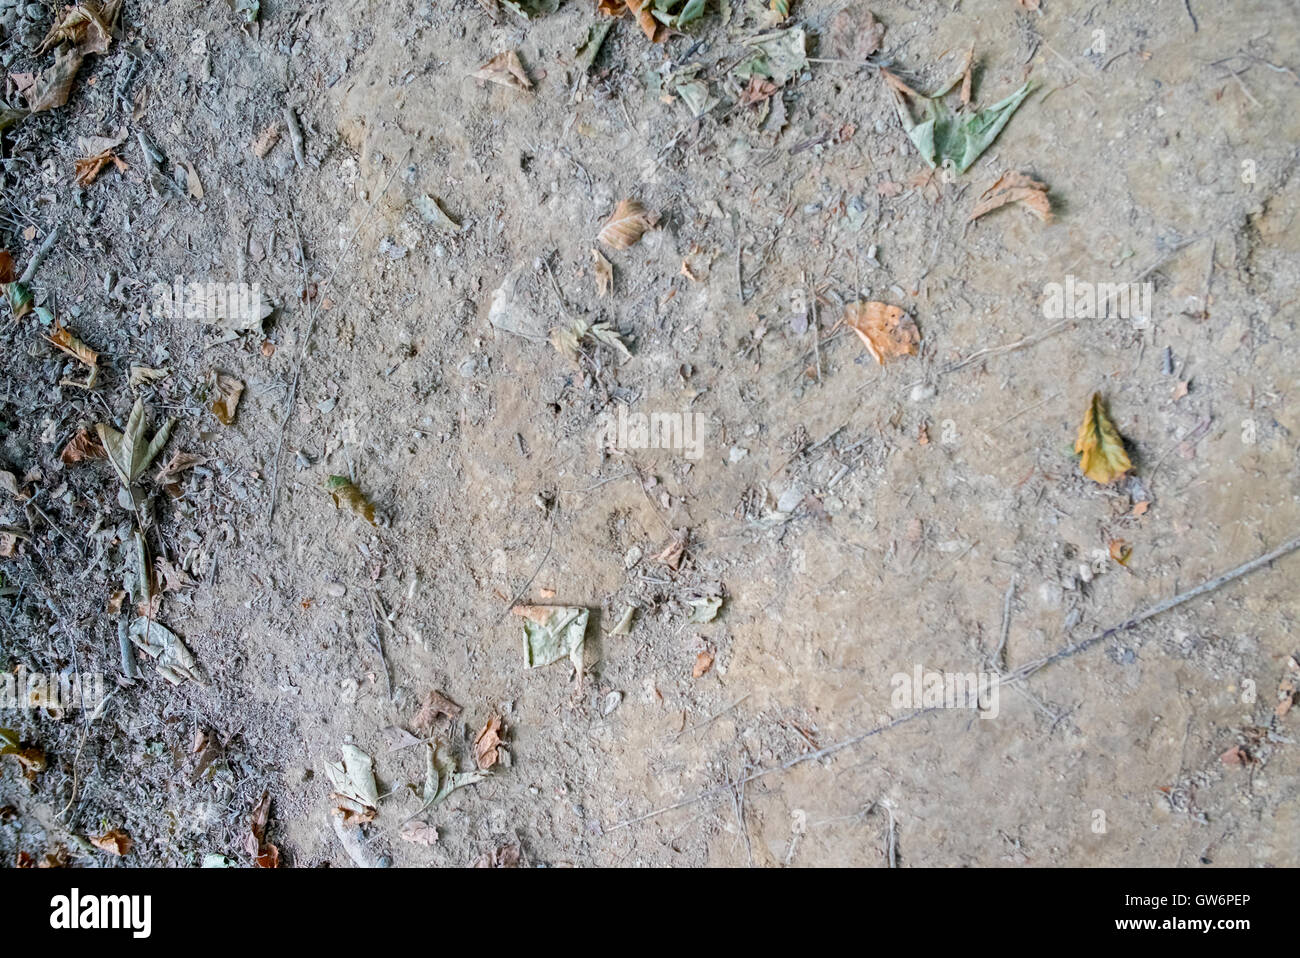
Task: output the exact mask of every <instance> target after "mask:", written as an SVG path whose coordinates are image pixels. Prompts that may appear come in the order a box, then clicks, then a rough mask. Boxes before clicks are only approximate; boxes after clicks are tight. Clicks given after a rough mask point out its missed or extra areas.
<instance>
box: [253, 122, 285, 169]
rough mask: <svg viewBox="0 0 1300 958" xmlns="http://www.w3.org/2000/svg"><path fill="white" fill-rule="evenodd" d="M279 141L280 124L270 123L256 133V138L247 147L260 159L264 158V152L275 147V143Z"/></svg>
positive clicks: (268, 151)
mask: <svg viewBox="0 0 1300 958" xmlns="http://www.w3.org/2000/svg"><path fill="white" fill-rule="evenodd" d="M279 142H280V125H279V124H278V123H272V124H271V125H270V126H268V127H267V128H266V129H265V130H263V131H262V132H261V133H259V134H258V135H257V139H256V140H254V141H253V142H252V144H251V146H250V147H249V148H250V149H251V150H252V151H253V155H254V156H256V157H257V158H258V159H259V160H261V159H265V158H266V154H268V153H270V152H271V151H272V150H273V149H275V144H277V143H279Z"/></svg>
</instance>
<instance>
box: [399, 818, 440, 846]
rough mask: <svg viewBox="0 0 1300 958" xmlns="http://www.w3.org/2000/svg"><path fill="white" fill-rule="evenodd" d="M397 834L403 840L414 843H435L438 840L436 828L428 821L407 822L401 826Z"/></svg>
mask: <svg viewBox="0 0 1300 958" xmlns="http://www.w3.org/2000/svg"><path fill="white" fill-rule="evenodd" d="M398 834H399V835H400V836H401V837H402V840H403V841H408V842H411V843H412V844H414V845H426V846H427V845H436V844H437V842H438V829H437V828H435V827H434V826H432V825H430V824H429V823H428V822H420V821H413V822H407V823H406V824H404V825H403V826H402V828H401V831H399V832H398Z"/></svg>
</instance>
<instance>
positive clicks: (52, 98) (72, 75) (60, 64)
mask: <svg viewBox="0 0 1300 958" xmlns="http://www.w3.org/2000/svg"><path fill="white" fill-rule="evenodd" d="M84 58H85V57H84V55H83V54H82V53H81V51H80V50H78V49H77V48H76V47H73V46H62V47H59V49H58V50H56V51H55V52H54V63H52V64H51V65H50V66H49V67H48V68H47V69H46V70H45V71H43V72H42V73H41V75H40V76H39V77H37V78H36V82H35V83H33V84H32V85H31V88H30V89H28V90H27V91H26V92H25V93H24V94H23V95H24V96H26V97H27V109H29V110H30V111H31V112H33V113H40V112H42V111H44V110H56V109H58V108H59V107H61V106H63V105H64V104H65V103H67V102H68V97H69V96H71V95H72V84H73V82H74V81H75V80H76V79H77V71H78V70H79V69H81V61H82V60H83V59H84Z"/></svg>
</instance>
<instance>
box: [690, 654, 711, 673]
mask: <svg viewBox="0 0 1300 958" xmlns="http://www.w3.org/2000/svg"><path fill="white" fill-rule="evenodd" d="M711 668H713V653H712V652H710V651H708V650H707V649H706V650H705V651H703V652H701V653H699V654H698V655H696V656H695V666H694V667H693V668H692V669H691V675H692V676H693V677H694V678H697V679H698V678H700V677H701V676H703V675H705V674H706V673H708V671H709V669H711Z"/></svg>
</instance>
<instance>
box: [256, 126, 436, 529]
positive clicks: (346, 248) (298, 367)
mask: <svg viewBox="0 0 1300 958" xmlns="http://www.w3.org/2000/svg"><path fill="white" fill-rule="evenodd" d="M410 152H411V148H410V147H409V146H408V147H407V148H406V152H405V153H403V154H402V158H401V159H400V160H398V161H397V163H396V164H395V165H394V166H393V172H392V173H390V174H388V181H387V182H386V183H384V188H383V189H382V190H380V191H379V195H378V196H376V197H375V198H374V200H373V201H372V202H371V203H370V206H369V207H367V209H366V215H365V216H363V217H362V218H361V222H360V223H358V224H357V227H356V229H354V230H353V231H352V234H351V235H350V236H349V237H348V239H347V242H346V243H345V244H344V245H343V253H342V254H341V255H340V256H339V262H338V265H337V266H335V267H334V269H332V270H331V271H330V274H329V275H328V276H326V277H325V279H324V280H322V281H321V283H320V285H319V286H318V287H317V288H316V295H315V297H313V298H312V301H311V309H310V311H309V316H308V323H307V335H306V336H304V337H303V340H302V348H301V349H300V350H299V351H298V361H297V362H296V363H295V364H294V367H293V381H292V382H291V383H290V385H289V396H288V399H286V401H285V404H284V421H283V422H282V423H280V438H279V439H278V440H276V443H275V458H274V459H273V460H272V469H271V506H270V509H269V511H268V512H267V514H266V525H267V528H270V526H271V520H272V519H274V518H275V500H276V496H277V493H278V491H279V488H280V454H281V453H282V452H283V451H284V436H285V433H286V432H288V430H289V420H290V419H291V418H292V416H293V404H294V402H295V400H296V399H297V398H298V383H299V381H300V380H301V379H302V364H303V360H305V359H306V358H307V347H308V346H309V345H311V337H312V334H313V333H314V332H315V331H316V319H317V317H318V316H319V309H318V307H317V304H318V303H319V302H320V300H321V297H323V296H324V294H325V290H327V289H328V288H329V287H330V285H331V284H332V283H333V282H334V277H335V276H337V275H338V271H339V267H341V266H342V265H343V264H344V263H345V262H347V258H348V254H349V253H351V252H352V244H353V242H354V241H355V240H356V238H357V234H358V233H360V232H361V229H362V227H364V226H365V225H366V223H368V222H369V221H370V216H371V214H372V213H374V211H375V207H376V206H378V205H379V201H380V200H382V199H383V198H384V196H385V195H386V194H387V193H388V188H389V187H390V186H392V185H393V179H394V178H395V177H396V176H397V171H398V170H400V169H401V168H402V164H403V163H405V162H406V157H407V156H408V155H410ZM294 225H295V227H296V226H297V223H296V222H295V224H294ZM298 246H299V248H301V247H302V238H301V234H300V235H299V240H298ZM305 255H306V253H305V251H304V256H305ZM303 273H304V280H305V279H306V275H305V274H306V264H305V263H304V265H303Z"/></svg>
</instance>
